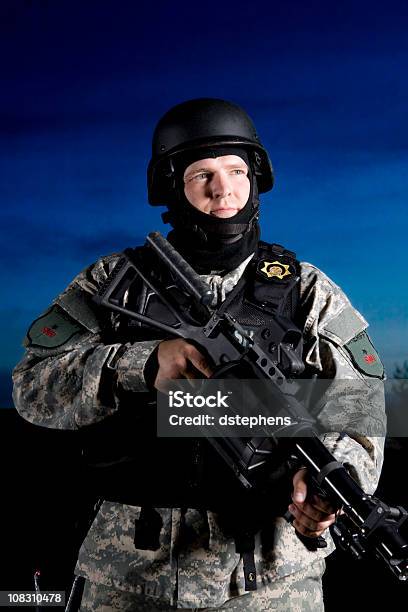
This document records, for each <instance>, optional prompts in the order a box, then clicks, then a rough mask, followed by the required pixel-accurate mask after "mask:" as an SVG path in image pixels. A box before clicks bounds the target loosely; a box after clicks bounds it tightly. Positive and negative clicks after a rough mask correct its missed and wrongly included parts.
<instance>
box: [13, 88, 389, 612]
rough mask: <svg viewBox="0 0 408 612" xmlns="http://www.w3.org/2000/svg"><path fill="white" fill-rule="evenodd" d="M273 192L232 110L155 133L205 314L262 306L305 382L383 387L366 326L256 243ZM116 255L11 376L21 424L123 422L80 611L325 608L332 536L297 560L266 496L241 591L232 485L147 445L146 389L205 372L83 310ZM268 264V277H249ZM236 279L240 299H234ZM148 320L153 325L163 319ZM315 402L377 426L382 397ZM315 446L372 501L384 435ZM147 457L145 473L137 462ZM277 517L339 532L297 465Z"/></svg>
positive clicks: (282, 254) (168, 348) (43, 328)
mask: <svg viewBox="0 0 408 612" xmlns="http://www.w3.org/2000/svg"><path fill="white" fill-rule="evenodd" d="M273 180H274V179H273V172H272V166H271V163H270V160H269V157H268V154H267V152H266V150H265V149H264V147H263V146H262V144H261V142H260V140H259V138H258V135H257V133H256V130H255V127H254V125H253V123H252V121H251V120H250V118H249V117H248V115H247V114H246V113H245V112H244V111H243V110H242V109H241V108H240V107H238V106H236V105H235V104H232V103H229V102H226V101H224V100H218V99H197V100H191V101H188V102H184V103H182V104H179V105H177V106H175V107H174V108H172V109H170V110H169V111H168V112H167V113H166V114H165V115H164V116H163V117H162V118H161V119H160V121H159V123H158V125H157V127H156V129H155V132H154V136H153V153H152V159H151V161H150V163H149V167H148V196H149V202H150V204H152V205H154V206H156V205H167V207H168V211H167V212H166V213H164V215H163V218H164V220H165V221H166V222H168V223H170V224H171V226H172V228H173V229H172V231H171V232H170V234H169V236H168V239H169V240H170V242H171V243H172V244H173V245H174V246H175V247H176V248H177V250H178V251H179V252H180V253H181V254H182V255H183V256H184V257H185V259H186V260H187V261H188V262H189V263H190V264H191V265H192V266H193V267H194V268H195V270H196V271H197V272H198V273H200V274H201V275H202V277H203V278H204V279H205V280H206V281H207V282H208V283H209V284H210V285H211V287H212V288H213V290H214V301H213V304H212V307H213V308H215V307H218V306H219V305H220V304H221V303H223V302H224V301H225V300H226V299H227V298H228V296H229V297H230V298H231V296H233V298H231V299H230V302H231V303H230V306H231V308H232V309H235V311H234V312H235V314H234V316H235V317H236V318H237V319H238V320H239V321H241V322H242V323H243V324H245V315H244V310H243V308H242V305H243V300H244V299H245V307H246V308H251V307H252V306H251V304H255V305H256V307H258V308H259V306H260V298H259V296H260V294H262V296H263V297H262V304H266V305H267V306H268V308H269V309H272V310H271V311H272V312H274V313H276V314H285V315H287V316H288V317H290V318H291V319H292V320H294V321H296V323H297V325H298V326H300V328H301V329H302V330H303V337H304V350H303V357H302V358H303V361H304V364H305V365H306V369H307V372H308V373H313V372H314V373H316V374H317V375H318V376H319V378H330V379H333V381H341V380H344V379H345V380H349V381H350V380H356V381H366V380H370V379H372V378H379V379H381V378H382V377H383V369H382V366H381V362H380V361H379V359H378V356H377V354H376V353H375V350H374V348H373V347H372V345H371V343H370V340H369V338H368V336H367V334H366V332H365V329H366V327H367V323H366V321H365V320H364V318H363V317H362V316H361V315H360V314H359V313H358V312H357V311H356V310H355V309H354V308H353V307H352V306H351V304H350V302H349V300H348V299H347V297H346V296H345V295H344V293H343V292H342V291H341V289H340V288H339V287H338V286H337V285H335V284H334V283H333V282H332V281H331V280H330V279H329V278H328V277H327V276H325V275H324V274H323V273H322V272H321V271H320V270H318V269H317V268H316V267H314V266H312V265H310V264H307V263H299V262H298V261H297V260H296V257H295V255H294V253H293V252H292V251H290V250H287V249H285V248H283V247H280V246H279V245H276V244H274V245H270V244H267V243H264V242H261V241H260V230H259V224H258V218H259V194H260V193H263V192H266V191H268V190H270V189H271V188H272V186H273ZM140 252H141V253H142V256H144V255H143V250H142V251H140ZM118 257H119V255H117V254H116V255H110V256H107V257H103V258H101V259H100V260H99V261H97V262H96V263H95V264H93V265H92V266H90V267H89V268H87V269H86V270H85V271H83V272H82V273H80V274H79V275H78V276H77V277H76V278H75V279H74V280H73V281H72V283H71V284H70V285H69V286H68V288H67V289H66V290H65V291H64V292H63V293H61V294H60V295H59V296H58V297H57V298H56V299H55V300H54V302H53V304H52V306H51V307H50V308H49V309H48V310H47V311H46V313H45V314H44V315H42V316H41V317H40V318H39V319H38V320H37V321H35V322H34V324H33V325H32V326H31V328H30V330H29V332H28V334H27V338H26V342H25V344H26V347H27V352H26V355H25V356H24V358H23V360H22V361H21V362H20V363H19V364H18V365H17V367H16V368H15V370H14V401H15V405H16V407H17V409H18V411H19V413H20V414H21V415H22V416H23V417H25V418H26V419H27V420H29V421H31V422H32V423H36V424H38V425H42V426H45V427H52V428H61V429H77V428H84V427H86V426H92V425H93V424H98V423H102V424H103V423H107V424H109V423H113V422H114V420H115V418H117V417H118V415H119V416H121V415H125V414H126V415H127V417H128V416H129V415H131V418H133V419H134V420H133V421H132V423H133V426H132V439H133V440H135V441H136V446H137V449H138V452H139V459H138V460H137V461H136V466H139V467H138V470H137V467H136V468H135V470H136V472H135V479H134V481H133V480H132V482H134V486H133V489H134V490H133V492H132V491H130V494H129V497H128V499H129V500H130V502H131V503H118V501H115V500H114V496H112V497H109V496H108V498H107V501H104V502H103V504H102V506H101V508H100V510H99V513H98V515H97V516H96V518H95V520H94V522H93V524H92V526H91V528H90V530H89V533H88V535H87V537H86V539H85V541H84V542H83V545H82V547H81V550H80V553H79V558H78V562H77V566H76V574H77V575H78V576H83V577H85V579H86V581H85V589H84V596H83V599H82V604H81V610H149V611H154V610H172V609H177V608H184V609H203V610H207V609H208V610H237V611H238V610H248V611H249V610H253V611H256V612H260V611H261V610H271V609H274V610H281V611H283V610H285V611H287V610H289V609H290V610H314V611H317V610H322V609H323V597H322V584H321V577H322V574H323V572H324V568H325V563H324V558H325V556H327V555H328V554H329V553H330V552H332V550H333V542H332V540H331V538H330V536H329V535H328V536H327V540H328V542H329V545H328V547H327V548H323V549H318V550H315V551H311V550H308V548H306V547H305V546H304V544H302V542H301V541H300V540H299V539H298V538H297V537H296V534H295V529H294V528H293V526H292V525H291V524H289V523H288V522H286V521H285V520H284V518H282V514H283V513H284V512H285V510H287V506H288V503H287V500H286V499H278V502H279V503H277V506H280V507H279V511H278V509H277V508H274V509H272V508H271V510H270V513H266V516H265V513H264V515H263V518H262V522H261V524H260V525H258V527H259V529H258V528H257V530H254V534H253V537H254V542H255V550H254V557H253V561H254V570H255V571H254V572H253V573H252V576H256V583H257V584H256V586H257V589H256V590H251V591H250V592H248V591H247V590H246V588H247V587H248V585H247V578H248V572H246V569H247V568H246V566H245V563H250V562H251V561H250V560H249V561H248V558H247V557H245V554H244V553H243V550H244V549H243V548H242V546H241V548H240V546H239V545H238V541H239V537H238V536H239V535H240V534H239V527H238V529H237V525H236V523H237V521H234V513H235V512H238V514H239V516H240V517H241V518H242V516H243V514H244V513H243V512H242V511H241V513H239V508H240V506H241V502H242V506H243V507H245V508H246V506H245V503H244V501H243V497H242V496H241V493H240V491H238V489H237V487H236V483H235V482H234V483H231V482H230V480H231V479H232V475H231V474H230V473H229V472H228V470H226V469H224V466H223V464H222V460H221V459H220V458H219V457H216V456H215V451H213V450H212V449H211V448H208V447H206V446H205V445H204V446H203V445H201V447H197V445H196V444H195V443H194V442H191V441H189V440H188V441H185V440H180V441H174V440H171V441H170V442H169V441H168V440H167V441H166V440H163V439H162V440H160V439H156V438H155V436H154V426H153V428H152V423H153V420H154V418H153V417H154V415H155V411H154V404H152V397H153V398H154V390H155V389H159V390H160V389H163V388H165V383H166V381H168V380H172V379H181V378H187V379H188V378H200V377H201V378H202V377H209V376H211V374H212V370H211V364H209V363H207V361H206V359H205V357H204V356H203V354H202V353H201V352H200V351H199V349H198V348H197V347H196V346H194V345H192V344H190V343H188V342H186V341H185V340H182V339H169V338H165V339H163V335H161V336H160V334H158V333H157V331H153V330H151V329H150V330H149V329H148V328H147V327H143V326H140V325H139V324H137V323H135V321H132V320H129V319H128V318H126V317H123V316H121V315H118V314H115V315H114V314H110V313H109V314H107V312H106V311H103V310H102V309H101V308H98V307H97V306H96V305H95V303H94V302H93V301H92V297H93V296H94V295H95V294H96V293H97V292H98V289H99V288H100V286H101V284H102V283H103V282H104V281H105V280H106V278H107V276H108V275H109V273H110V271H111V270H112V269H113V267H114V265H115V263H116V262H117V261H118ZM271 257H272V258H273V259H271ZM265 258H266V259H265ZM266 260H268V261H269V262H272V263H273V266H272V267H271V266H269V267H268V266H267V267H266V268H265V265H266V264H264V265H263V266H260V265H259V263H260V262H261V263H262V261H264V262H265V261H266ZM155 273H156V274H159V275H162V274H164V273H163V271H162V270H158V269H156V270H155ZM241 278H243V279H245V282H244V283H243V287H244V288H243V290H240V291H239V292H238V293H236V292H235V293H234V288H236V287H237V286H238V285H237V283H238V281H239V280H240V279H241ZM266 278H268V279H269V280H270V279H272V281H273V282H269V284H268V283H267V282H266V280H265V279H266ZM257 292H258V293H257ZM259 292H260V293H259ZM127 299H128V300H129V301H130V302H131V303H132V308H133V309H137V310H138V311H139V312H141V313H144V314H150V313H151V312H152V311H153V310H154V309H155V308H156V310H155V312H156V313H157V302H154V300H153V299H152V296H151V295H150V296H149V295H148V292H147V291H146V289H145V288H144V287H143V284H141V285H139V286H138V288H137V291H133V294H132V295H130V294H129V296H128V297H127ZM159 312H160V313H161V314H160V316H161V317H162V318H163V319H165V318H166V314H165V312H164V311H163V309H162V310H161V311H160V309H159ZM367 348H369V353H370V355H371V356H372V359H371V360H366V361H365V360H364V359H361V358H360V357H361V355H363V353H364V351H366V352H367ZM324 400H325V401H324V404H323V406H322V410H321V418H322V419H324V418H325V419H326V420H327V421H328V422H330V409H331V408H330V407H331V405H332V403H333V401H334V400H336V401H337V404H339V403H340V405H341V407H342V410H344V412H345V413H347V411H348V409H350V407H351V405H352V404H353V406H355V405H356V403H357V405H358V406H359V407H360V408H361V412H362V414H363V413H367V412H369V411H372V412H373V413H375V414H376V415H377V416H378V415H379V418H380V419H381V418H383V398H382V396H381V394H380V393H378V392H374V391H373V390H372V388H371V387H370V385H368V384H367V385H364V384H362V385H360V387H359V391H358V392H356V391H355V390H354V391H351V387H347V386H345V388H344V392H343V393H342V395H341V397H340V398H339V397H338V393H337V391H336V390H335V389H334V385H328V388H327V390H326V392H325V396H324ZM152 415H153V416H152ZM127 417H126V418H127ZM124 418H125V417H124ZM128 429H129V428H128ZM122 431H123V430H122ZM152 432H153V433H152ZM174 442H176V443H174ZM182 442H183V443H182ZM324 443H325V444H326V446H327V447H328V448H329V450H330V451H331V452H333V454H334V455H335V456H336V458H337V459H338V460H339V461H341V462H343V463H345V464H347V466H348V467H349V470H350V472H351V473H352V475H353V477H354V478H355V479H356V480H357V481H358V482H359V484H360V485H361V486H362V487H363V488H364V489H365V490H366V491H367V492H373V491H374V489H375V487H376V485H377V481H378V478H379V473H380V470H381V465H382V450H383V447H382V440H381V438H378V437H368V436H362V435H360V436H357V435H356V436H354V437H353V436H352V435H351V434H350V435H346V434H344V433H341V432H340V433H336V429H334V430H333V433H330V434H326V435H325V436H324ZM123 444H125V440H124V439H123ZM147 453H149V455H147ZM152 454H153V455H154V457H155V461H156V463H157V466H156V467H155V466H153V465H151V463H152V462H151V461H147V460H146V456H148V457H151V455H152ZM197 458H198V460H197ZM197 464H199V465H200V470H201V471H200V474H198V473H197V470H195V467H194V466H196V465H197ZM203 474H204V475H203ZM209 482H210V484H208V483H209ZM128 488H129V489H132V483H128ZM193 489H194V492H193ZM214 490H215V491H216V492H217V495H216V497H217V496H219V497H222V496H223V495H224V497H225V498H230V500H232V501H231V504H230V509H229V511H228V510H225V508H224V509H223V511H220V512H217V508H215V509H214V500H213V499H212V500H211V501H210V497H211V495H212V492H213V491H214ZM197 491H198V493H197ZM189 496H190V497H189ZM197 496H198V497H197ZM119 497H120V496H119ZM276 497H277V498H279V494H278V493H277V495H276ZM123 499H124V497H122V501H123ZM193 499H194V500H195V502H192V501H191V500H193ZM197 499H200V502H199V503H197V501H196V500H197ZM189 500H190V501H189ZM226 507H227V506H226ZM289 510H290V512H291V513H292V515H293V516H294V522H293V525H294V526H295V527H296V529H297V531H298V532H299V533H301V534H303V535H305V536H307V537H309V538H314V537H317V536H319V535H321V534H322V533H323V532H325V530H326V529H327V528H328V527H329V525H331V524H332V523H333V522H334V520H335V513H334V509H333V508H332V507H331V506H330V505H329V504H328V502H327V501H325V500H323V499H320V498H318V497H316V496H314V495H313V494H312V493H311V492H310V491H308V488H307V482H306V473H305V470H304V469H300V470H297V471H296V472H295V474H294V475H293V492H292V501H291V502H290V504H289ZM238 522H239V521H238ZM241 535H242V534H241ZM241 544H242V539H241ZM244 577H245V579H244Z"/></svg>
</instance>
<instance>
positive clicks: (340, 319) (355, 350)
mask: <svg viewBox="0 0 408 612" xmlns="http://www.w3.org/2000/svg"><path fill="white" fill-rule="evenodd" d="M301 270H302V272H301V307H302V308H303V309H304V312H307V316H306V322H305V327H304V331H305V340H306V355H305V361H306V363H307V364H308V365H309V366H311V367H312V368H314V369H315V370H317V371H318V372H319V379H318V381H317V385H318V389H317V398H318V399H317V400H316V404H315V405H314V406H313V412H314V414H315V415H316V416H317V419H318V422H319V424H320V426H321V427H322V430H323V431H324V432H325V433H324V434H323V435H322V440H323V442H324V444H325V446H326V447H327V448H328V449H329V450H330V451H331V452H332V453H333V454H334V455H335V457H336V458H337V460H338V461H340V462H341V463H343V464H344V465H345V467H346V468H347V469H348V471H349V472H350V474H351V475H352V476H353V478H354V479H355V480H356V481H357V482H358V484H359V485H360V486H361V487H362V488H363V489H364V490H365V491H366V492H367V493H373V492H374V490H375V489H376V487H377V484H378V480H379V477H380V473H381V468H382V463H383V449H384V439H385V430H386V417H385V407H384V385H383V380H384V370H383V367H382V364H381V361H380V358H379V356H378V354H377V352H376V350H375V348H374V347H373V345H372V343H371V341H370V338H369V336H368V335H367V332H366V328H367V327H368V324H367V322H366V321H365V319H364V318H363V317H362V316H361V315H360V313H359V312H357V311H356V310H355V309H354V308H353V307H352V305H351V304H350V302H349V300H348V298H347V297H346V296H345V294H344V293H343V291H342V290H341V289H340V288H339V287H338V286H337V285H336V284H335V283H333V282H332V281H331V280H330V279H329V278H328V277H327V276H325V275H324V274H323V273H322V272H321V271H320V270H318V269H317V268H315V267H314V266H311V265H310V264H302V268H301Z"/></svg>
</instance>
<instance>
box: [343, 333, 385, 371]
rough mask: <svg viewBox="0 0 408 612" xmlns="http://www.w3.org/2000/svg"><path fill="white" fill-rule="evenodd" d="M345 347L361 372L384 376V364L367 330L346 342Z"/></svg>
mask: <svg viewBox="0 0 408 612" xmlns="http://www.w3.org/2000/svg"><path fill="white" fill-rule="evenodd" d="M344 348H345V349H346V350H347V352H348V353H349V355H350V356H351V359H352V361H353V363H354V365H355V366H356V367H357V368H358V370H360V372H363V373H364V374H367V375H368V376H374V377H375V378H383V376H384V366H383V364H382V363H381V360H380V357H379V355H378V353H377V351H376V350H375V348H374V346H373V345H372V342H371V340H370V338H369V337H368V335H367V333H366V332H365V331H363V332H361V333H360V334H358V335H357V336H355V338H353V339H352V340H350V342H348V343H347V344H345V345H344Z"/></svg>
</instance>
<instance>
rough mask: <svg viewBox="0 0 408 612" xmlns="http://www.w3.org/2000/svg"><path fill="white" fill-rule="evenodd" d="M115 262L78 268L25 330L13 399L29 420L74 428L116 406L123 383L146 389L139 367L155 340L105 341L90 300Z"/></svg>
mask: <svg viewBox="0 0 408 612" xmlns="http://www.w3.org/2000/svg"><path fill="white" fill-rule="evenodd" d="M116 261H117V257H115V256H112V257H110V258H105V259H101V260H99V261H98V262H97V263H96V264H94V265H93V266H91V267H90V268H88V269H86V270H85V271H83V272H81V274H79V275H78V276H77V277H76V278H75V279H74V280H73V281H72V283H70V285H69V286H68V287H67V289H66V290H65V291H64V292H63V293H62V294H61V295H59V296H58V297H57V298H56V299H55V300H54V302H53V304H52V305H51V307H50V308H49V309H48V310H47V311H46V312H45V313H44V314H43V315H42V316H41V317H39V319H37V320H36V321H34V323H33V324H32V325H31V327H30V328H29V330H28V333H27V337H26V339H25V345H26V353H25V355H24V357H23V359H22V360H21V361H20V363H19V364H18V365H17V366H16V368H15V369H14V372H13V382H14V389H13V399H14V403H15V406H16V408H17V410H18V412H19V413H20V415H21V416H22V417H24V418H25V419H27V420H28V421H30V422H32V423H35V424H37V425H42V426H45V427H51V428H57V429H77V428H79V427H82V426H85V425H89V424H91V423H96V422H98V421H100V420H102V419H104V418H105V417H107V416H109V415H111V414H113V413H114V412H116V411H117V410H118V408H119V404H120V400H119V395H120V394H119V395H118V390H119V389H120V387H121V385H122V383H123V388H124V390H125V391H129V390H130V391H136V392H137V391H145V390H147V389H146V384H145V381H144V376H143V371H144V366H145V364H146V362H147V360H148V358H149V356H150V355H151V354H152V352H153V351H154V349H155V348H156V346H157V344H158V341H157V340H155V341H144V342H137V343H134V344H130V343H129V344H119V343H105V342H104V337H105V334H104V330H103V324H102V320H101V317H102V316H103V315H102V313H101V312H100V310H99V311H98V310H97V309H96V307H95V306H94V304H93V302H92V296H93V295H94V294H95V293H96V292H97V291H98V288H99V286H100V284H101V283H102V282H103V281H104V280H106V278H107V276H108V274H109V273H110V271H111V269H112V268H113V266H114V264H115V263H116ZM107 316H108V315H107Z"/></svg>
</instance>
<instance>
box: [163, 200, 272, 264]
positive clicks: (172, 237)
mask: <svg viewBox="0 0 408 612" xmlns="http://www.w3.org/2000/svg"><path fill="white" fill-rule="evenodd" d="M188 206H189V208H193V207H192V206H191V205H188ZM188 212H189V213H191V211H188ZM200 215H202V216H203V217H206V218H205V219H204V220H203V221H205V225H203V226H200V224H199V223H200V221H201V219H200V218H199V216H200ZM207 217H210V215H206V214H205V213H202V212H200V211H198V210H196V209H194V208H193V212H192V214H191V221H192V224H191V225H190V224H186V225H185V226H184V227H183V226H181V225H178V224H177V225H176V224H175V226H174V230H172V231H171V232H170V233H169V235H168V237H167V238H168V240H169V242H171V244H172V245H173V246H174V248H175V249H177V251H179V253H180V254H181V255H182V256H183V257H184V258H185V259H186V260H187V261H188V262H189V263H190V264H191V265H192V266H193V268H194V269H195V270H196V272H198V273H199V274H210V273H211V272H221V271H222V272H229V271H230V270H233V269H234V268H236V267H237V266H239V264H240V263H241V262H242V261H244V259H246V258H247V257H248V256H249V255H250V254H251V253H253V252H254V251H255V250H256V247H257V244H258V240H259V236H260V230H259V224H258V221H257V215H256V216H255V218H253V220H252V223H251V227H250V229H248V228H247V229H246V231H245V232H244V233H238V234H236V235H235V236H230V235H229V236H228V237H225V238H223V237H222V234H219V233H216V234H215V233H212V232H211V230H209V229H208V226H210V225H211V221H216V222H217V229H219V228H221V229H222V224H220V221H231V220H233V221H234V224H236V225H238V224H239V225H241V224H247V223H248V222H249V220H250V218H251V217H254V212H253V211H252V206H251V203H250V202H248V203H247V204H246V206H244V208H243V209H242V210H240V211H239V212H238V213H237V214H236V215H235V216H234V217H231V218H230V219H216V218H211V217H210V218H209V219H207ZM194 220H195V221H196V223H194ZM229 225H230V224H229ZM203 228H205V229H203Z"/></svg>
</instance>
